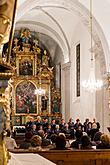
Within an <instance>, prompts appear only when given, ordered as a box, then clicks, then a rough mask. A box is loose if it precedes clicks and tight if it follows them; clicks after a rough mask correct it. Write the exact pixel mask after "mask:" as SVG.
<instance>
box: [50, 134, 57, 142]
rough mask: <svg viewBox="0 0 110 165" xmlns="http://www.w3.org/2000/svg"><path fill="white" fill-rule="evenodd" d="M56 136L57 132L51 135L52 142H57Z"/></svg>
mask: <svg viewBox="0 0 110 165" xmlns="http://www.w3.org/2000/svg"><path fill="white" fill-rule="evenodd" d="M56 137H57V135H56V134H52V135H51V138H50V139H51V142H52V144H55V142H56Z"/></svg>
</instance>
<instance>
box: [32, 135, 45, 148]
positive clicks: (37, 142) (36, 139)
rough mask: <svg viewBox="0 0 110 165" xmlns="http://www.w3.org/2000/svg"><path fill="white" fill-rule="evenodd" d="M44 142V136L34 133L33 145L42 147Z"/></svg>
mask: <svg viewBox="0 0 110 165" xmlns="http://www.w3.org/2000/svg"><path fill="white" fill-rule="evenodd" d="M41 144H42V138H41V137H40V136H39V135H34V136H33V137H32V138H31V145H32V147H39V146H40V147H41Z"/></svg>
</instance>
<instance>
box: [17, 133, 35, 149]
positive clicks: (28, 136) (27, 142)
mask: <svg viewBox="0 0 110 165" xmlns="http://www.w3.org/2000/svg"><path fill="white" fill-rule="evenodd" d="M32 136H33V135H32V133H31V132H27V133H26V134H25V140H24V142H22V143H21V144H20V147H19V148H21V149H28V148H29V147H31V138H32Z"/></svg>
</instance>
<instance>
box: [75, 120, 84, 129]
mask: <svg viewBox="0 0 110 165" xmlns="http://www.w3.org/2000/svg"><path fill="white" fill-rule="evenodd" d="M82 127H83V126H82V124H81V123H80V120H79V119H77V120H76V123H75V124H74V129H75V130H82Z"/></svg>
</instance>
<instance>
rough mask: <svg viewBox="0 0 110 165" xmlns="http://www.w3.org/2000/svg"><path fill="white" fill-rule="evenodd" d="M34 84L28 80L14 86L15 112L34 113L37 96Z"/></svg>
mask: <svg viewBox="0 0 110 165" xmlns="http://www.w3.org/2000/svg"><path fill="white" fill-rule="evenodd" d="M35 89H36V87H35V85H34V84H33V83H32V82H30V81H23V82H21V83H19V84H18V85H17V87H16V114H30V113H31V114H35V113H36V110H37V98H36V95H35V94H34V93H35Z"/></svg>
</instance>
